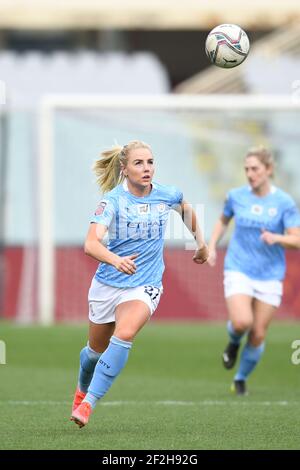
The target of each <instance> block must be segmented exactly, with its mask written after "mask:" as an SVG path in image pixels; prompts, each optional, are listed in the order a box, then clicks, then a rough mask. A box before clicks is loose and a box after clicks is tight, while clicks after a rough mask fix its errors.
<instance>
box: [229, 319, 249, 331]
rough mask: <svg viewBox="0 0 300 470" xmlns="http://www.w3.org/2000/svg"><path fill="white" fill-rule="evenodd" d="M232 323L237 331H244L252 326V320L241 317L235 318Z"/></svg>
mask: <svg viewBox="0 0 300 470" xmlns="http://www.w3.org/2000/svg"><path fill="white" fill-rule="evenodd" d="M232 324H233V328H234V330H235V331H236V332H237V333H244V332H245V331H247V330H249V328H251V321H249V320H244V319H239V320H235V321H234V322H233V323H232Z"/></svg>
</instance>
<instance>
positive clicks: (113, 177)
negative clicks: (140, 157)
mask: <svg viewBox="0 0 300 470" xmlns="http://www.w3.org/2000/svg"><path fill="white" fill-rule="evenodd" d="M122 149H123V147H121V146H120V145H116V146H115V147H113V148H111V149H110V150H105V151H104V152H102V153H101V158H100V159H99V160H97V161H96V162H95V164H94V166H93V170H94V173H95V175H96V177H97V184H98V185H99V187H100V189H101V192H103V193H107V192H108V191H111V190H112V189H113V188H114V187H115V186H117V185H118V184H119V183H121V182H122V181H123V179H124V176H123V175H122V174H121V160H120V155H121V152H122Z"/></svg>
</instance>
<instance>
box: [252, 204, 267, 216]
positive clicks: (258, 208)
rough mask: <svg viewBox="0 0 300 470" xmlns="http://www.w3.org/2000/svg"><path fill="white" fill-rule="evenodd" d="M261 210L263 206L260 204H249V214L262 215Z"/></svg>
mask: <svg viewBox="0 0 300 470" xmlns="http://www.w3.org/2000/svg"><path fill="white" fill-rule="evenodd" d="M263 211H264V208H263V206H260V205H259V204H253V206H251V214H254V215H262V213H263Z"/></svg>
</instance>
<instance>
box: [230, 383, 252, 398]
mask: <svg viewBox="0 0 300 470" xmlns="http://www.w3.org/2000/svg"><path fill="white" fill-rule="evenodd" d="M230 390H231V391H232V392H233V393H235V394H236V395H244V396H245V395H248V392H247V387H246V382H245V380H234V382H233V384H232V385H231V388H230Z"/></svg>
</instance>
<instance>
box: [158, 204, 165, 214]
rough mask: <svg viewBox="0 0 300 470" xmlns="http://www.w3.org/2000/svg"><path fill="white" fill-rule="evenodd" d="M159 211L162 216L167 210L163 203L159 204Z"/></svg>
mask: <svg viewBox="0 0 300 470" xmlns="http://www.w3.org/2000/svg"><path fill="white" fill-rule="evenodd" d="M157 210H158V212H159V213H160V214H162V213H163V212H165V210H166V204H164V203H163V202H161V203H160V204H157Z"/></svg>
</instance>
